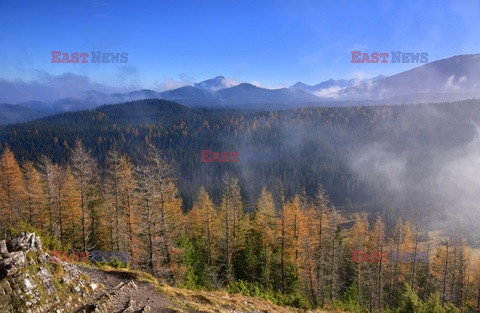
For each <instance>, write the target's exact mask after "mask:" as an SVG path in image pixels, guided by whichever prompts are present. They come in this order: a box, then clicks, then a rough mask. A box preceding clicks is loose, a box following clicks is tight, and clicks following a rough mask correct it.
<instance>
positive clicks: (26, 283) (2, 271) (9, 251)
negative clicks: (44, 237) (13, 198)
mask: <svg viewBox="0 0 480 313" xmlns="http://www.w3.org/2000/svg"><path fill="white" fill-rule="evenodd" d="M91 291H92V289H91V288H89V278H88V276H86V275H83V274H82V273H81V272H80V271H79V269H78V268H77V267H76V266H75V265H72V264H68V263H55V262H52V258H51V256H50V255H49V254H48V253H46V252H44V251H43V249H42V243H41V241H40V238H39V237H38V236H36V235H35V234H34V233H28V232H24V233H21V234H20V235H18V236H16V237H14V238H12V239H10V240H8V241H5V240H1V241H0V312H2V313H3V312H28V313H41V312H72V311H75V308H77V307H80V306H82V305H83V303H86V302H87V301H88V300H89V298H90V295H91Z"/></svg>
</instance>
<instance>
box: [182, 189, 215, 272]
mask: <svg viewBox="0 0 480 313" xmlns="http://www.w3.org/2000/svg"><path fill="white" fill-rule="evenodd" d="M187 221H188V226H187V231H188V233H189V236H190V238H192V239H193V238H197V239H199V240H202V241H203V243H204V245H205V247H206V249H207V263H208V265H209V266H212V265H213V264H214V263H215V262H216V260H217V259H218V257H219V251H218V250H219V244H220V243H219V240H220V227H221V221H220V216H219V214H218V212H217V210H216V209H215V207H214V206H213V202H212V200H211V199H210V196H209V194H208V192H207V191H206V190H205V188H204V187H203V186H201V187H200V189H199V191H198V194H197V198H196V200H195V202H194V204H193V208H192V210H190V212H188V215H187Z"/></svg>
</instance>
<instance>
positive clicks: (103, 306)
mask: <svg viewBox="0 0 480 313" xmlns="http://www.w3.org/2000/svg"><path fill="white" fill-rule="evenodd" d="M78 268H79V269H80V271H81V272H82V273H84V274H86V275H88V276H89V277H90V283H91V284H94V285H93V286H97V284H102V285H104V286H105V288H101V287H99V288H98V289H96V290H95V292H94V299H95V300H94V301H92V303H90V304H87V305H85V306H83V307H82V308H80V309H79V310H77V311H76V312H77V313H83V312H85V313H87V312H108V313H123V312H125V313H127V312H131V313H136V312H152V313H156V312H162V313H163V312H175V310H172V308H173V307H174V306H173V304H172V303H171V301H170V300H169V299H168V298H167V297H166V296H165V295H162V294H161V293H159V292H157V291H156V290H155V287H154V286H153V285H152V284H150V283H145V282H140V281H138V280H136V279H135V277H134V275H133V274H131V273H127V272H120V271H118V272H116V271H112V272H111V271H109V272H106V271H102V270H99V269H95V268H90V267H84V266H78Z"/></svg>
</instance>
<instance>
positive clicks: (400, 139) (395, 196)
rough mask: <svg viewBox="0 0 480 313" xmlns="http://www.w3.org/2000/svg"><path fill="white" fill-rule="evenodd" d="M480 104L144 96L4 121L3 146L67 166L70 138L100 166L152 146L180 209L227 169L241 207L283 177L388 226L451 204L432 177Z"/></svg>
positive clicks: (135, 156) (478, 119)
mask: <svg viewBox="0 0 480 313" xmlns="http://www.w3.org/2000/svg"><path fill="white" fill-rule="evenodd" d="M479 108H480V103H479V101H478V100H468V101H462V102H456V103H441V104H419V105H400V106H366V107H312V108H302V109H297V110H285V111H271V112H270V111H242V110H216V109H215V110H214V109H192V108H187V107H184V106H181V105H179V104H176V103H173V102H169V101H164V100H142V101H134V102H130V103H125V104H119V105H107V106H103V107H99V108H97V109H95V110H92V111H80V112H72V113H63V114H60V115H56V116H52V117H48V118H43V119H40V120H37V121H33V122H28V123H22V124H15V125H8V126H4V127H1V128H0V146H2V147H6V146H7V145H8V146H9V147H10V149H11V150H12V151H13V152H14V153H15V155H16V157H17V159H18V160H19V161H20V162H22V163H23V162H25V161H33V162H34V163H38V162H39V161H40V160H41V158H42V156H43V155H46V156H48V157H49V158H51V159H52V161H54V162H56V163H59V164H62V165H65V164H66V163H67V162H68V160H69V159H70V157H71V155H72V151H73V150H72V149H73V146H74V144H75V140H76V139H81V140H82V142H83V143H84V145H85V146H86V147H87V148H88V149H91V150H92V154H93V156H94V157H95V159H96V160H98V162H99V164H100V166H101V169H103V168H104V166H105V157H106V154H107V151H108V150H109V149H111V148H112V147H115V148H116V149H117V150H118V151H119V152H120V153H126V154H127V155H128V156H129V157H130V159H131V160H132V162H133V163H135V164H137V163H138V162H141V161H142V156H143V155H145V153H146V151H147V146H148V144H150V143H151V144H153V145H155V146H156V147H157V148H158V149H160V150H162V153H163V155H164V157H165V158H166V159H167V160H168V161H169V162H170V163H171V164H172V166H173V168H174V170H175V172H176V175H177V177H178V188H179V191H180V195H181V196H182V199H183V205H184V207H183V209H184V211H187V210H189V209H191V208H192V205H193V201H194V197H195V194H196V192H197V191H198V188H199V187H200V186H204V187H205V188H206V190H207V191H208V192H209V193H210V194H211V196H212V199H214V200H215V201H217V202H218V201H220V197H221V181H222V179H223V177H224V176H225V175H230V176H236V177H238V179H239V183H240V186H241V187H242V196H243V197H244V198H245V208H246V211H247V212H250V211H252V210H253V208H254V203H255V201H256V200H255V199H256V198H258V196H259V194H260V191H261V189H262V187H263V186H273V185H275V184H276V183H277V181H282V182H283V184H284V188H285V194H286V196H288V197H290V196H292V195H294V194H297V193H299V192H300V191H301V190H302V189H305V192H306V194H307V195H308V196H310V197H312V196H314V195H315V193H316V190H317V188H318V187H319V186H320V185H322V186H323V187H324V188H325V189H326V190H327V191H328V193H329V195H330V199H331V201H332V202H333V203H335V204H336V205H337V207H342V208H345V209H352V208H359V209H361V210H368V211H370V212H375V211H382V217H383V218H384V219H385V222H386V223H387V226H388V227H389V228H391V227H393V226H394V224H395V221H396V219H397V218H398V217H403V218H412V210H414V208H420V210H417V211H418V212H417V213H416V214H417V215H416V216H415V218H423V217H424V216H428V215H430V214H438V213H439V211H440V213H441V212H443V211H444V210H446V208H445V207H449V205H448V204H450V202H452V203H453V202H455V201H454V200H455V199H453V198H454V197H455V195H452V196H450V198H449V199H441V197H442V196H443V195H442V194H440V195H438V194H433V193H432V192H431V191H432V190H440V189H441V188H447V189H448V186H445V187H442V186H440V187H439V186H438V185H440V184H441V181H442V180H445V179H444V178H443V177H440V178H438V177H436V175H438V174H437V173H438V172H439V171H438V169H439V168H444V167H445V162H450V159H452V158H454V157H455V155H454V154H455V153H456V154H465V152H464V151H463V150H464V149H465V147H468V146H469V144H470V143H471V142H472V140H474V139H475V138H476V136H477V134H478V131H477V126H476V125H478V123H480V110H479ZM206 149H208V150H212V151H220V152H221V151H239V150H241V149H251V150H253V151H255V150H256V151H268V152H273V153H276V154H278V156H279V160H278V162H253V161H251V162H238V163H233V162H227V163H203V162H200V160H201V150H206ZM450 163H451V162H450ZM399 171H404V172H405V173H403V172H401V173H398V172H399ZM394 174H397V176H398V177H396V176H395V177H394ZM392 177H394V178H392ZM394 180H395V181H394ZM398 181H400V182H401V183H402V186H397V184H398ZM432 183H434V185H433V186H432ZM399 189H401V190H400V192H399ZM455 205H457V204H455ZM442 206H443V207H442ZM424 222H425V223H427V222H428V221H424ZM457 224H459V225H460V224H462V223H457ZM430 226H431V225H430ZM433 227H438V225H433ZM468 227H470V226H469V225H466V226H465V230H464V232H465V233H466V232H469V233H470V231H468ZM472 227H473V226H472ZM473 235H474V236H473V237H475V238H480V235H479V236H477V234H473Z"/></svg>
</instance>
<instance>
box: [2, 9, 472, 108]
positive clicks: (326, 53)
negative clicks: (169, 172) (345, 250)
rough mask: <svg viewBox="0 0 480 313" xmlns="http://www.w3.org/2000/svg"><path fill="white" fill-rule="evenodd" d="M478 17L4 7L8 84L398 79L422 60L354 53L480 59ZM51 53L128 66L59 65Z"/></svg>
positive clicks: (442, 12) (445, 12) (458, 12)
mask: <svg viewBox="0 0 480 313" xmlns="http://www.w3.org/2000/svg"><path fill="white" fill-rule="evenodd" d="M479 16H480V2H479V1H307V0H292V1H290V0H283V1H259V0H257V1H247V0H241V1H238V0H237V1H227V0H223V1H208V0H204V1H182V0H177V1H142V0H140V1H110V0H90V1H6V0H1V1H0V79H3V80H4V81H5V80H7V81H17V82H18V81H24V82H30V81H32V80H34V81H42V82H47V83H48V82H51V81H54V80H55V79H58V77H64V76H59V75H65V74H66V75H70V76H71V77H76V79H77V81H79V82H78V84H79V85H82V84H83V85H82V86H86V87H88V86H89V85H92V86H94V87H95V86H97V87H98V86H112V87H114V88H123V89H136V88H151V89H155V90H162V89H168V88H172V87H174V86H179V85H182V84H189V83H192V82H198V81H201V80H204V79H208V78H211V77H214V76H216V75H224V76H226V77H230V78H233V79H235V80H237V81H240V82H256V83H260V84H261V85H263V86H266V87H281V86H290V85H292V84H294V83H295V82H297V81H303V82H305V83H308V84H316V83H319V82H321V81H324V80H327V79H329V78H335V79H339V78H353V77H357V76H366V77H372V76H376V75H379V74H383V75H392V74H395V73H398V72H401V71H404V70H408V69H410V68H413V67H415V66H418V64H391V63H388V64H352V63H351V62H350V61H351V54H350V52H351V51H352V50H361V51H366V52H390V51H392V50H401V51H403V52H428V56H429V62H431V61H435V60H438V59H442V58H446V57H450V56H453V55H457V54H470V53H478V52H480V32H479V30H480V18H479ZM52 50H60V51H62V52H68V53H72V52H90V51H92V50H101V51H102V52H128V63H126V64H91V63H89V64H52V63H51V53H50V51H52ZM77 75H78V77H80V78H78V77H77ZM75 81H76V80H75V79H74V80H73V82H74V83H75ZM95 84H97V85H95ZM0 100H2V99H0Z"/></svg>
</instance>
